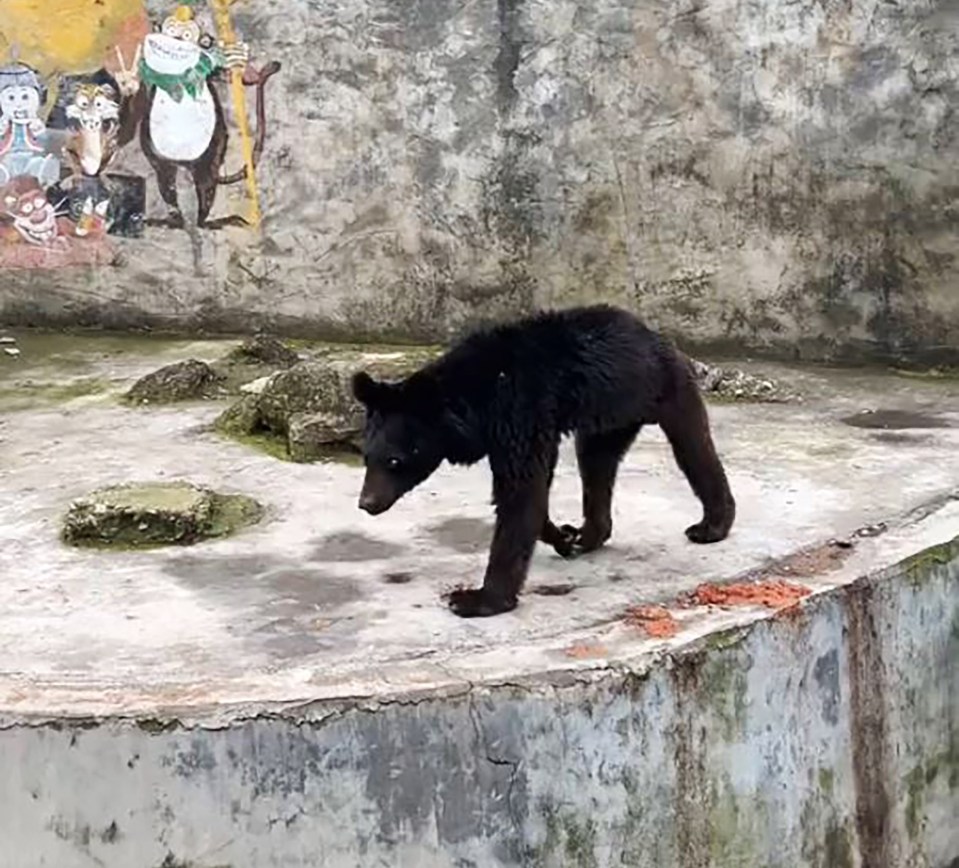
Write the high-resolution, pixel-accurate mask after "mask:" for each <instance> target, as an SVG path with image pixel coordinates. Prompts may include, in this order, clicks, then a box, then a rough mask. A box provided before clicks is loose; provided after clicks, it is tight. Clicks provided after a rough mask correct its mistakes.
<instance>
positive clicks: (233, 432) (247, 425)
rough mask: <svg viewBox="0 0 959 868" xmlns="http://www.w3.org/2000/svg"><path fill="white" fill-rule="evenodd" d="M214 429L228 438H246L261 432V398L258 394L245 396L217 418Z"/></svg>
mask: <svg viewBox="0 0 959 868" xmlns="http://www.w3.org/2000/svg"><path fill="white" fill-rule="evenodd" d="M214 427H215V428H216V430H217V431H219V432H221V433H222V434H226V435H228V436H245V435H248V434H255V433H256V432H257V431H259V430H261V429H262V427H263V425H262V423H261V421H260V396H259V395H258V394H256V393H251V394H247V395H244V396H243V397H242V398H240V400H239V401H236V402H235V403H233V404H231V405H230V406H229V407H227V408H226V409H225V410H224V411H223V412H222V413H221V414H220V415H219V416H218V417H217V419H216V422H214Z"/></svg>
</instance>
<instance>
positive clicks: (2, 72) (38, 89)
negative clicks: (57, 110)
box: [0, 64, 60, 184]
mask: <svg viewBox="0 0 959 868" xmlns="http://www.w3.org/2000/svg"><path fill="white" fill-rule="evenodd" d="M46 99H47V89H46V87H44V85H43V83H42V82H41V81H40V78H39V76H38V75H37V74H36V72H35V71H34V70H32V69H30V67H28V66H25V65H23V64H16V65H13V66H8V67H4V68H0V184H5V183H7V182H8V181H9V180H10V179H11V178H16V177H17V176H18V175H32V176H33V177H35V178H37V179H38V180H39V181H40V182H41V183H46V184H52V183H55V182H56V181H57V180H58V179H59V177H60V164H59V161H58V160H57V158H56V157H55V156H53V154H51V153H49V152H48V149H47V144H46V133H47V127H46V124H45V123H44V122H43V121H42V120H41V119H40V109H41V107H42V106H43V104H44V103H45V102H46Z"/></svg>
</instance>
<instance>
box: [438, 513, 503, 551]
mask: <svg viewBox="0 0 959 868" xmlns="http://www.w3.org/2000/svg"><path fill="white" fill-rule="evenodd" d="M427 533H428V534H429V535H430V536H431V537H432V538H433V540H434V541H435V542H437V543H438V544H439V545H441V546H443V548H447V549H452V550H453V551H456V552H459V553H460V554H464V555H471V554H475V553H477V552H483V551H486V550H487V549H488V548H489V545H490V542H491V540H492V539H493V524H492V522H489V521H485V520H483V519H481V518H448V519H446V520H445V521H442V522H440V523H439V524H434V525H433V526H432V527H429V528H427Z"/></svg>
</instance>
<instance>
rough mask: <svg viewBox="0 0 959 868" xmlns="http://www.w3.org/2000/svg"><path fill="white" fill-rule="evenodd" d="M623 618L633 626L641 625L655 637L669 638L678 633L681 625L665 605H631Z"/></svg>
mask: <svg viewBox="0 0 959 868" xmlns="http://www.w3.org/2000/svg"><path fill="white" fill-rule="evenodd" d="M623 620H624V621H625V622H626V623H627V624H629V625H630V626H633V627H641V628H642V629H643V630H645V631H646V635H647V636H652V637H653V638H654V639H669V638H670V637H671V636H675V635H676V631H677V630H678V629H679V625H678V624H677V623H676V619H675V618H674V617H673V616H672V615H671V614H670V613H669V610H668V609H666V608H664V607H663V606H631V607H630V608H628V609H627V610H626V614H625V615H624V616H623Z"/></svg>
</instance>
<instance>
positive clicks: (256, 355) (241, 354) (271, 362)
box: [223, 335, 300, 369]
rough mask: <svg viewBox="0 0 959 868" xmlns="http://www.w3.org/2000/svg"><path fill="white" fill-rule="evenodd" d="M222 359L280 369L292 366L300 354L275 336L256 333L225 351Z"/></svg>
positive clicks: (228, 361)
mask: <svg viewBox="0 0 959 868" xmlns="http://www.w3.org/2000/svg"><path fill="white" fill-rule="evenodd" d="M223 361H224V362H227V363H233V364H238V365H268V366H270V367H274V368H277V369H281V368H292V367H293V365H295V364H297V363H298V362H299V361H300V355H299V353H297V352H296V350H294V349H291V348H290V347H288V346H287V345H286V344H284V343H283V342H282V341H280V340H277V339H276V338H271V337H268V336H266V335H257V336H256V337H254V338H250V339H249V340H247V341H244V342H243V343H242V344H240V346H238V347H236V349H233V350H231V351H230V352H229V353H227V354H226V356H225V357H224V359H223Z"/></svg>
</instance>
